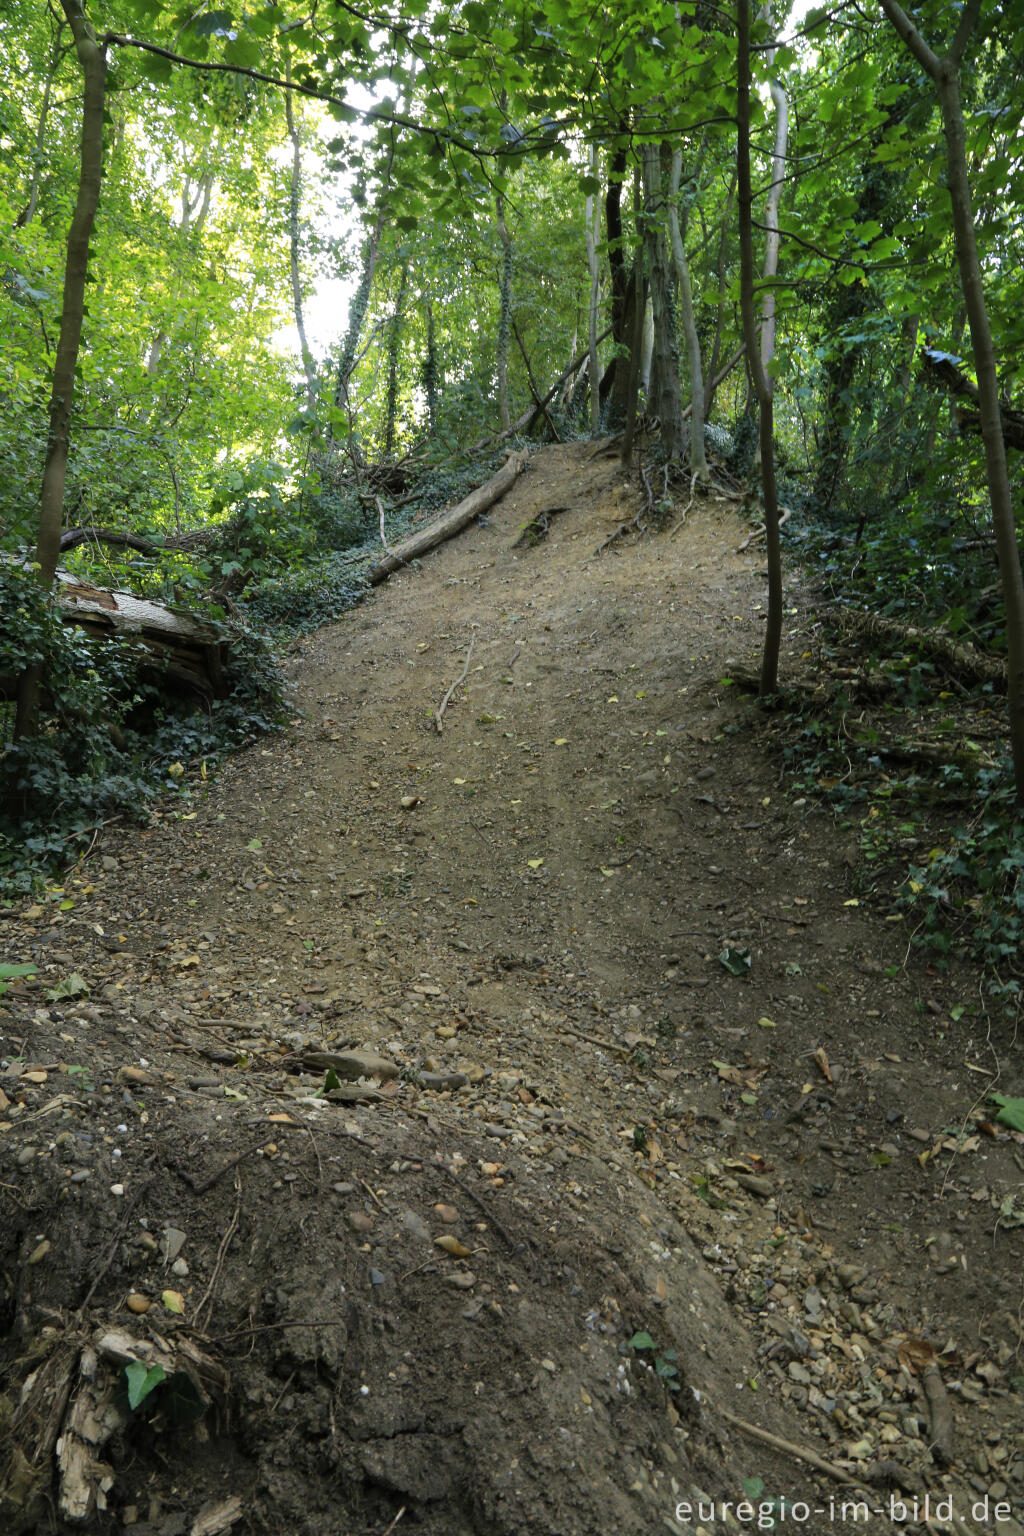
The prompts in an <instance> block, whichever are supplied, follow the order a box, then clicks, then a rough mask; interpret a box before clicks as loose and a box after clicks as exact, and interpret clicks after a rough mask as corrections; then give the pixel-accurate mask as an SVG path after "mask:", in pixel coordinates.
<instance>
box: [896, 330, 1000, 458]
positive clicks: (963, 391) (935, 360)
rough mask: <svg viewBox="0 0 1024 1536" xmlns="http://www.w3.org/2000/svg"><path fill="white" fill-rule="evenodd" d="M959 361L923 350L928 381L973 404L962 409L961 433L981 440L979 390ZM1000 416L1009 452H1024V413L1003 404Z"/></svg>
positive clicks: (942, 353) (922, 359)
mask: <svg viewBox="0 0 1024 1536" xmlns="http://www.w3.org/2000/svg"><path fill="white" fill-rule="evenodd" d="M959 361H960V360H959V358H954V357H951V356H950V355H949V353H948V352H937V351H936V350H935V349H934V348H932V347H922V348H921V362H922V363H923V364H924V370H925V379H926V381H927V382H928V383H930V384H933V385H936V386H938V387H939V388H941V389H944V390H945V391H946V393H947V394H950V395H954V396H956V397H959V398H960V399H966V400H970V401H971V402H972V404H971V406H958V408H957V413H956V419H957V425H958V426H959V428H960V431H961V432H966V433H969V434H970V435H971V436H972V437H980V436H981V416H980V415H979V413H978V411H977V410H975V409H973V408H972V407H973V406H975V405H977V402H978V386H977V384H975V383H974V382H973V381H972V380H971V379H969V378H968V377H967V375H966V374H965V373H964V372H963V370H962V369H961V368H959V367H958V366H957V364H958V363H959ZM999 414H1000V417H1001V419H1002V424H1003V442H1004V443H1005V444H1006V446H1007V447H1008V448H1019V449H1024V411H1014V410H1011V409H1010V407H1009V406H1008V405H1002V404H1000V407H999Z"/></svg>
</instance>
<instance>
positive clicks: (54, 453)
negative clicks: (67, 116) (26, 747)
mask: <svg viewBox="0 0 1024 1536" xmlns="http://www.w3.org/2000/svg"><path fill="white" fill-rule="evenodd" d="M61 7H62V9H63V11H64V15H65V17H66V19H67V22H68V25H69V26H70V28H71V35H72V36H73V38H74V40H75V52H76V53H77V55H78V62H79V64H80V66H81V69H82V81H83V86H84V96H83V102H82V132H81V161H80V168H79V179H78V196H77V198H76V200H75V211H74V214H73V215H72V219H71V228H70V231H69V233H68V248H67V262H66V265H65V269H64V297H63V303H62V307H61V317H60V335H59V337H58V340H57V355H56V359H55V362H54V365H53V382H52V385H51V390H50V420H49V431H48V434H47V443H46V459H45V462H44V465H43V484H42V493H41V496H40V503H39V539H38V543H37V546H36V561H37V563H38V566H39V580H40V582H41V584H42V585H43V586H44V587H45V588H46V589H47V590H49V588H50V587H51V586H52V585H53V578H54V573H55V572H56V569H57V561H58V559H59V558H60V530H61V522H62V521H63V516H64V485H65V481H66V479H67V467H68V449H69V438H70V429H71V407H72V404H73V401H74V394H75V369H76V367H77V364H78V351H79V346H80V344H81V339H82V320H83V316H84V311H85V285H86V279H87V277H88V275H89V239H90V236H91V235H92V227H93V224H94V222H95V219H96V208H97V206H98V204H99V199H100V184H101V181H102V179H103V113H104V108H105V104H106V85H107V58H106V52H105V50H104V49H103V48H102V47H101V46H100V44H99V43H98V42H97V39H96V34H95V32H94V31H93V30H92V27H91V26H90V25H89V24H88V22H87V21H86V19H85V17H84V15H83V13H82V11H81V9H80V6H79V4H78V0H61ZM42 682H43V673H42V666H41V665H39V664H36V665H33V666H31V667H28V668H27V669H26V671H25V672H24V673H23V674H22V678H21V682H20V685H19V688H18V707H17V712H16V718H15V726H14V733H15V737H16V738H19V739H20V738H21V737H24V736H30V735H33V734H34V733H35V732H36V730H37V729H38V726H39V699H40V689H41V686H42Z"/></svg>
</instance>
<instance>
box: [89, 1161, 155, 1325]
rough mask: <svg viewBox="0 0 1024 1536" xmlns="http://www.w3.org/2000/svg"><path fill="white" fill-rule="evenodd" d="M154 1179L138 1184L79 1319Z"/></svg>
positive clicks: (151, 1177)
mask: <svg viewBox="0 0 1024 1536" xmlns="http://www.w3.org/2000/svg"><path fill="white" fill-rule="evenodd" d="M150 1161H151V1162H152V1159H150ZM153 1177H154V1176H153V1174H152V1173H151V1174H150V1175H149V1177H148V1178H145V1179H142V1180H141V1181H140V1183H139V1184H138V1186H137V1188H136V1190H135V1192H134V1194H133V1195H132V1196H131V1198H130V1200H129V1201H128V1203H127V1205H126V1206H125V1208H124V1211H123V1212H122V1214H121V1220H120V1221H119V1222H118V1224H117V1235H116V1236H115V1238H114V1241H113V1243H112V1244H111V1245H110V1250H109V1252H108V1253H107V1256H106V1258H105V1259H104V1260H103V1263H102V1264H101V1265H100V1267H99V1269H98V1270H97V1271H96V1273H95V1275H94V1276H93V1281H92V1285H90V1287H89V1289H88V1290H87V1291H86V1293H85V1298H84V1300H83V1301H82V1303H81V1305H80V1306H79V1308H78V1311H77V1312H76V1314H75V1316H76V1317H78V1318H79V1319H81V1318H82V1317H84V1316H85V1310H86V1308H87V1307H88V1305H89V1303H90V1301H92V1299H93V1297H94V1296H95V1294H96V1292H97V1291H98V1289H99V1286H100V1281H101V1280H103V1279H104V1277H105V1276H106V1273H107V1271H108V1269H109V1268H110V1266H111V1265H112V1264H113V1262H114V1260H115V1259H116V1258H117V1255H118V1252H119V1250H120V1247H121V1243H122V1242H123V1240H124V1235H125V1233H126V1232H127V1230H128V1223H129V1221H130V1220H131V1218H132V1216H133V1214H134V1212H135V1210H136V1207H137V1206H138V1204H139V1201H140V1200H141V1199H142V1197H143V1195H144V1194H145V1193H146V1190H147V1189H148V1188H149V1186H150V1185H151V1184H152V1182H153Z"/></svg>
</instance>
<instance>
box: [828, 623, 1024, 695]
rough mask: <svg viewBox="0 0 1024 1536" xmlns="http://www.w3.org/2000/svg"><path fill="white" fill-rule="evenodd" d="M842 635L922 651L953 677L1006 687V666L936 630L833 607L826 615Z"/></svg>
mask: <svg viewBox="0 0 1024 1536" xmlns="http://www.w3.org/2000/svg"><path fill="white" fill-rule="evenodd" d="M824 617H825V619H826V620H827V622H828V623H830V624H832V625H833V626H834V627H835V628H836V629H838V630H839V631H840V633H842V634H845V635H849V636H851V637H853V638H855V639H857V640H861V641H868V642H877V641H883V642H885V643H888V644H890V645H892V644H895V645H899V646H904V647H906V648H908V649H911V650H918V651H923V652H924V653H925V654H926V655H927V656H929V657H930V658H931V659H932V660H933V661H935V662H936V664H937V665H938V666H940V667H941V668H943V669H944V670H945V671H946V672H948V673H949V674H950V675H951V676H952V677H958V678H961V679H962V680H963V681H964V682H970V683H995V684H996V685H997V686H998V687H1000V688H1005V687H1006V663H1005V661H1002V660H1001V659H1000V658H999V657H998V656H986V655H985V654H984V653H983V652H982V651H979V650H976V649H975V648H974V646H973V645H960V644H958V643H957V642H956V641H955V640H954V639H952V638H951V637H950V636H949V635H944V634H942V633H941V632H940V631H939V630H935V629H919V628H917V627H916V626H915V625H913V624H904V623H901V622H900V620H898V619H890V618H885V617H883V616H882V615H881V614H877V613H862V612H861V611H860V610H859V609H857V608H831V609H829V610H828V612H827V613H826V614H825V615H824Z"/></svg>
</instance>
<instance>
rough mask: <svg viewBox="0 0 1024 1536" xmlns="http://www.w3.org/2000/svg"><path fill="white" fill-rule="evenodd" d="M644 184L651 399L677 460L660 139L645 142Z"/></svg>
mask: <svg viewBox="0 0 1024 1536" xmlns="http://www.w3.org/2000/svg"><path fill="white" fill-rule="evenodd" d="M643 184H644V204H643V229H644V246H645V248H646V252H647V270H648V273H649V276H650V285H651V316H652V320H653V324H654V337H653V352H652V358H651V391H650V401H651V408H652V410H653V412H654V414H655V415H656V416H657V417H658V419H659V421H660V422H661V448H662V452H663V453H664V455H665V458H666V459H667V460H668V461H669V462H670V463H678V462H679V461H680V460H681V459H682V458H683V455H684V454H685V452H686V434H685V432H684V430H683V400H682V394H681V391H680V388H679V346H678V343H677V341H676V305H675V284H674V282H673V277H674V272H673V268H672V261H671V257H670V256H669V249H668V237H667V223H668V220H667V203H666V198H665V177H664V174H663V167H662V147H661V145H659V144H645V145H644V147H643Z"/></svg>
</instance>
